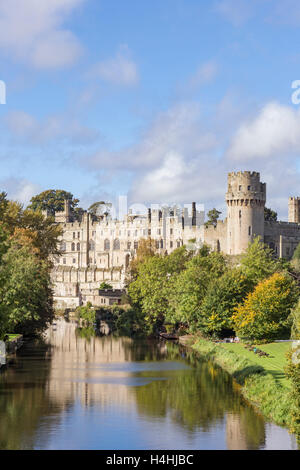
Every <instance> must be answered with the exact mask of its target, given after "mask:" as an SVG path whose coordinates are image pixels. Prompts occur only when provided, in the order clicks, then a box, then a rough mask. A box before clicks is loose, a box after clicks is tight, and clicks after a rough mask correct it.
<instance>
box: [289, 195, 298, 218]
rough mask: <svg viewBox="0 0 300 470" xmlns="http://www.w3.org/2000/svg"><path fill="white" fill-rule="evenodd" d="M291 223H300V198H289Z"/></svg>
mask: <svg viewBox="0 0 300 470" xmlns="http://www.w3.org/2000/svg"><path fill="white" fill-rule="evenodd" d="M289 222H292V223H295V224H299V223H300V197H290V198H289Z"/></svg>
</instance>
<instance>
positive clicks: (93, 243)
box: [89, 240, 95, 251]
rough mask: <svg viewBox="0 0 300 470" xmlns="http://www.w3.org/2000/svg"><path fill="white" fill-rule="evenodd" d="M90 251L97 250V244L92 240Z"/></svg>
mask: <svg viewBox="0 0 300 470" xmlns="http://www.w3.org/2000/svg"><path fill="white" fill-rule="evenodd" d="M89 250H91V251H94V250H95V242H94V241H93V240H90V243H89Z"/></svg>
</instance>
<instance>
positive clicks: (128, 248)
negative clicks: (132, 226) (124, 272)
mask: <svg viewBox="0 0 300 470" xmlns="http://www.w3.org/2000/svg"><path fill="white" fill-rule="evenodd" d="M130 248H131V242H128V243H127V250H130Z"/></svg>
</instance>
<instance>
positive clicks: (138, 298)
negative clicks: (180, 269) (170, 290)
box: [128, 255, 170, 333]
mask: <svg viewBox="0 0 300 470" xmlns="http://www.w3.org/2000/svg"><path fill="white" fill-rule="evenodd" d="M169 278H170V275H169V273H168V269H167V263H166V261H165V258H163V257H161V256H158V255H155V256H151V257H148V258H146V259H145V260H144V262H143V263H140V264H139V265H138V268H137V276H136V279H135V281H133V282H131V283H130V285H129V289H128V293H129V296H130V299H131V302H132V304H133V307H134V308H136V309H137V310H140V311H141V312H142V313H143V315H144V319H145V323H146V325H147V328H148V332H149V333H153V332H155V331H156V330H158V329H159V328H160V327H161V326H162V325H163V323H164V319H165V315H166V313H167V311H168V295H167V285H168V282H169Z"/></svg>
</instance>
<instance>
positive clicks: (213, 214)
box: [205, 208, 222, 227]
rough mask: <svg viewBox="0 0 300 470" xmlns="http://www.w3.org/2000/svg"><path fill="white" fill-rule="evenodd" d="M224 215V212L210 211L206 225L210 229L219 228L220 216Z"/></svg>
mask: <svg viewBox="0 0 300 470" xmlns="http://www.w3.org/2000/svg"><path fill="white" fill-rule="evenodd" d="M221 214H222V212H220V211H218V210H217V209H215V208H214V209H212V210H210V211H209V212H208V213H207V218H208V220H207V222H206V223H205V225H206V226H207V227H208V226H209V225H213V226H214V227H216V226H217V223H218V219H219V217H220V215H221Z"/></svg>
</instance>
